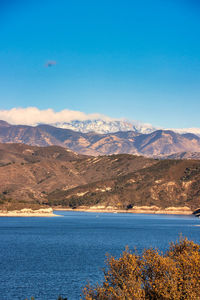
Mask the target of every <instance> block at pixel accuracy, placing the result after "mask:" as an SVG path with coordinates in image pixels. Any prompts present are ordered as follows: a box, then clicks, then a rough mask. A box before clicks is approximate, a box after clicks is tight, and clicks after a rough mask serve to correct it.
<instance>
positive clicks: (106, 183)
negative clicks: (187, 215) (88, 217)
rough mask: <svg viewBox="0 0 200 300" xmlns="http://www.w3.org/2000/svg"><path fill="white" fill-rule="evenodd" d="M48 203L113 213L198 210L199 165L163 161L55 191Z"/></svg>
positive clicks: (190, 162) (199, 189)
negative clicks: (101, 208)
mask: <svg viewBox="0 0 200 300" xmlns="http://www.w3.org/2000/svg"><path fill="white" fill-rule="evenodd" d="M48 199H49V202H50V203H52V204H54V205H55V204H56V205H63V204H64V205H66V206H71V207H78V206H94V205H104V206H105V207H109V206H111V207H115V208H116V209H131V208H132V207H134V206H157V207H159V208H168V207H184V206H187V207H189V208H191V209H192V210H194V209H196V208H197V207H199V206H200V161H195V160H162V161H156V162H155V163H154V164H153V165H151V166H148V167H146V168H143V169H140V170H136V171H135V172H130V173H129V174H125V175H120V176H117V177H115V178H110V179H109V180H99V181H97V182H94V183H90V184H87V185H83V186H79V187H76V188H73V189H69V190H67V191H64V190H56V191H54V192H53V193H50V194H49V196H48Z"/></svg>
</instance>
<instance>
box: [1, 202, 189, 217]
mask: <svg viewBox="0 0 200 300" xmlns="http://www.w3.org/2000/svg"><path fill="white" fill-rule="evenodd" d="M56 211H73V212H91V213H114V214H116V213H132V214H157V215H159V214H160V215H163V214H165V215H192V214H193V211H192V210H191V209H190V208H189V207H187V206H184V207H167V208H165V209H162V208H159V207H157V206H134V207H133V208H131V209H118V208H117V207H113V206H107V207H106V206H103V205H101V206H100V205H99V206H91V207H87V206H81V207H79V208H74V209H73V208H70V207H53V208H51V207H50V208H41V209H37V210H33V209H29V208H24V209H21V210H11V211H7V210H0V217H61V215H57V214H56Z"/></svg>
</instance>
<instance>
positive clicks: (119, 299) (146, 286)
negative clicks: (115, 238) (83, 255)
mask: <svg viewBox="0 0 200 300" xmlns="http://www.w3.org/2000/svg"><path fill="white" fill-rule="evenodd" d="M199 291H200V245H198V244H195V243H194V242H192V241H188V240H187V239H182V238H180V240H179V241H178V242H176V243H172V244H171V245H170V248H169V250H168V251H167V252H166V253H165V254H163V253H159V251H158V250H154V249H147V250H144V252H143V253H142V255H139V254H138V253H137V252H133V253H132V252H130V251H129V250H128V249H127V250H126V251H125V252H123V254H122V256H121V257H120V258H119V259H116V258H114V257H108V258H107V269H106V270H105V271H104V282H103V284H102V285H96V286H90V285H87V286H86V287H85V289H84V291H83V299H86V300H95V299H99V300H137V299H138V300H143V299H149V300H150V299H151V300H167V299H169V300H184V299H188V300H189V299H190V300H197V299H200V295H199Z"/></svg>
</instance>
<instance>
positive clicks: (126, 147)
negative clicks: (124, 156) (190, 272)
mask: <svg viewBox="0 0 200 300" xmlns="http://www.w3.org/2000/svg"><path fill="white" fill-rule="evenodd" d="M0 142H1V143H24V144H28V145H33V146H50V145H58V146H62V147H67V148H69V149H71V150H72V151H75V152H78V153H81V154H86V155H96V156H98V155H108V154H120V153H128V154H137V155H146V156H160V157H161V156H166V155H171V154H174V153H180V152H200V138H199V137H198V136H196V135H194V134H183V135H181V134H177V133H175V132H173V131H169V130H168V131H164V130H157V131H155V132H153V133H150V134H138V133H136V132H134V131H127V132H117V133H109V134H97V133H94V132H90V133H81V132H76V131H72V130H69V129H62V128H56V127H53V126H49V125H39V126H36V127H31V126H20V125H10V124H8V123H6V122H4V121H1V122H0Z"/></svg>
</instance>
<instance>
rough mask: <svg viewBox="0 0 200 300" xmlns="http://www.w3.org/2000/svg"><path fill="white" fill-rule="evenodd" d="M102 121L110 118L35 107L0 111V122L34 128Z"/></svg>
mask: <svg viewBox="0 0 200 300" xmlns="http://www.w3.org/2000/svg"><path fill="white" fill-rule="evenodd" d="M94 119H103V120H106V121H109V120H111V118H109V117H107V116H104V115H101V114H98V113H94V114H86V113H84V112H81V111H73V110H69V109H64V110H61V111H59V112H56V111H54V110H53V109H50V108H49V109H46V110H40V109H38V108H37V107H27V108H12V109H10V110H0V120H4V121H7V122H8V123H10V124H16V125H19V124H20V125H32V126H35V125H37V124H38V123H43V124H54V123H56V122H70V121H73V120H79V121H85V120H94Z"/></svg>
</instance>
